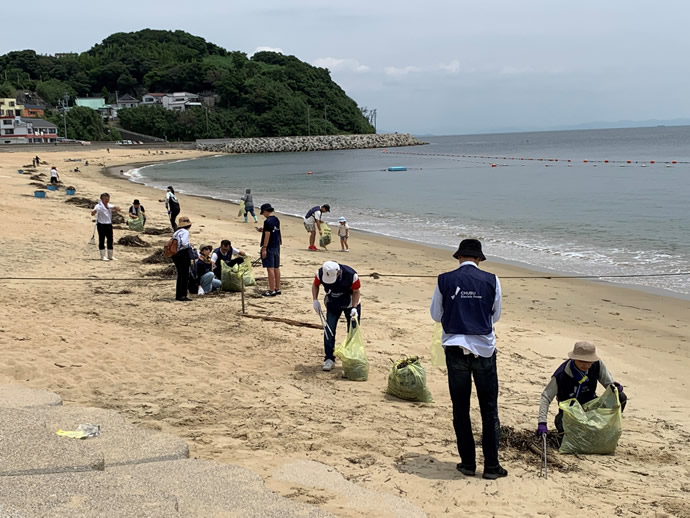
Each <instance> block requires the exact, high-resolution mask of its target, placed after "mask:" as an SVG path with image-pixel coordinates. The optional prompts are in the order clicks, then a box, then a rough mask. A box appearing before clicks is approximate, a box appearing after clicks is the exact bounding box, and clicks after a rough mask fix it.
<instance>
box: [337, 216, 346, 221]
mask: <svg viewBox="0 0 690 518" xmlns="http://www.w3.org/2000/svg"><path fill="white" fill-rule="evenodd" d="M338 221H347V220H346V219H345V216H340V217H339V218H338Z"/></svg>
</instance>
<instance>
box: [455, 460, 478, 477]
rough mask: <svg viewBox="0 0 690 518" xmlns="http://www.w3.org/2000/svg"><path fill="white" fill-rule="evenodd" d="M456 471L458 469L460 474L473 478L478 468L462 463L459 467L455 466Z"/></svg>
mask: <svg viewBox="0 0 690 518" xmlns="http://www.w3.org/2000/svg"><path fill="white" fill-rule="evenodd" d="M455 469H457V470H458V471H459V472H460V473H462V474H463V475H465V476H466V477H473V476H474V474H475V473H476V471H477V466H468V465H465V464H463V463H462V462H459V463H458V465H457V466H455Z"/></svg>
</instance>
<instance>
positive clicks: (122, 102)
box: [115, 94, 139, 110]
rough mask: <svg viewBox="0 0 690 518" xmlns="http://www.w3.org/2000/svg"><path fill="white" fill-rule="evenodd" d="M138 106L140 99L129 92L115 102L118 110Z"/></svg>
mask: <svg viewBox="0 0 690 518" xmlns="http://www.w3.org/2000/svg"><path fill="white" fill-rule="evenodd" d="M137 106H139V100H138V99H135V98H134V97H132V96H131V95H129V94H125V95H123V96H122V97H118V98H117V102H116V103H115V108H117V109H118V110H119V109H121V108H136V107H137Z"/></svg>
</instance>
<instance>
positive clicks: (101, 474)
mask: <svg viewBox="0 0 690 518" xmlns="http://www.w3.org/2000/svg"><path fill="white" fill-rule="evenodd" d="M0 423H2V425H1V426H0V518H34V517H43V516H60V515H64V516H70V517H80V516H84V517H86V516H89V517H92V516H107V517H120V516H122V517H131V516H137V517H174V516H185V517H188V516H237V517H240V516H241V517H310V518H311V517H314V518H316V517H326V516H332V515H331V514H329V513H327V512H325V511H323V510H321V509H319V508H318V507H315V506H310V505H306V504H300V503H296V502H293V501H291V500H289V499H287V498H284V497H281V496H279V495H276V494H275V493H273V492H271V491H269V490H268V489H267V488H266V487H265V485H264V483H263V480H262V479H261V478H260V477H259V476H257V475H256V474H254V473H252V472H251V471H249V470H247V469H244V468H240V467H238V466H232V465H228V464H220V463H217V462H212V461H202V460H192V459H189V458H188V457H189V448H188V447H187V444H186V443H185V442H184V441H182V440H180V439H178V438H176V437H173V436H170V435H167V434H163V433H157V432H152V431H149V430H144V429H141V428H137V427H135V426H133V425H132V424H130V423H128V422H127V421H126V420H125V419H123V418H122V417H121V416H120V415H119V414H118V413H117V412H113V411H110V410H102V409H98V408H80V407H71V406H70V407H64V406H62V401H61V399H60V397H59V396H58V395H57V394H54V393H52V392H48V391H44V390H31V389H25V388H22V387H20V386H16V385H0ZM82 423H84V424H86V423H93V424H99V425H100V427H101V429H100V435H99V436H98V437H95V438H89V439H83V440H80V439H70V438H67V437H61V436H58V435H57V434H56V433H55V432H56V431H57V430H58V429H63V430H75V429H76V428H77V426H79V424H82Z"/></svg>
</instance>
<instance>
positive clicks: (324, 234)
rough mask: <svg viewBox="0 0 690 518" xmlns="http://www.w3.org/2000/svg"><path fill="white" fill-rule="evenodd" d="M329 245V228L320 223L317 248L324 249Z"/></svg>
mask: <svg viewBox="0 0 690 518" xmlns="http://www.w3.org/2000/svg"><path fill="white" fill-rule="evenodd" d="M330 244H331V227H329V226H328V225H326V223H323V222H322V223H321V237H320V238H319V246H320V247H321V248H326V247H327V246H328V245H330Z"/></svg>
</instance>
